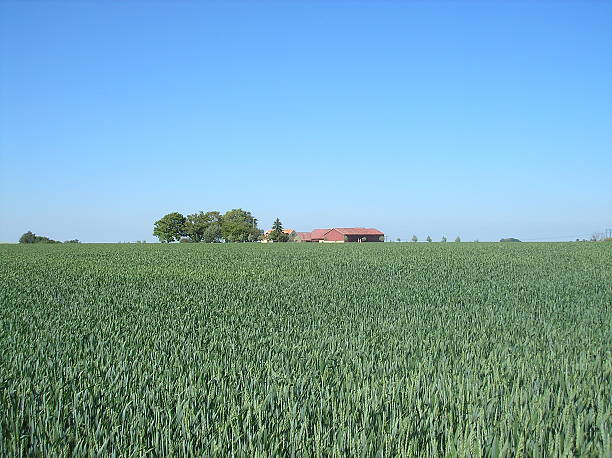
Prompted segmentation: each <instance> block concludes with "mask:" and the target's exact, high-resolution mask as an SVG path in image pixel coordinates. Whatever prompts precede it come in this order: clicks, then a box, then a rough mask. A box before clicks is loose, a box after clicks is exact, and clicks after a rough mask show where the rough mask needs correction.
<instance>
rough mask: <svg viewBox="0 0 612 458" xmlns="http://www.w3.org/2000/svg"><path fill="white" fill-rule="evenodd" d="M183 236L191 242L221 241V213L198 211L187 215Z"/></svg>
mask: <svg viewBox="0 0 612 458" xmlns="http://www.w3.org/2000/svg"><path fill="white" fill-rule="evenodd" d="M185 234H186V235H187V236H188V237H189V238H190V239H191V240H192V241H193V242H206V243H212V242H219V241H220V240H221V213H219V212H217V211H211V212H206V213H204V212H202V211H200V212H198V213H193V214H191V215H187V217H186V218H185Z"/></svg>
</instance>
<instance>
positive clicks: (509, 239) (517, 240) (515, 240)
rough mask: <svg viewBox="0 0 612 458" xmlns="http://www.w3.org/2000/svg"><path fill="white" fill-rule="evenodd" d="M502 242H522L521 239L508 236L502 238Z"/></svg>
mask: <svg viewBox="0 0 612 458" xmlns="http://www.w3.org/2000/svg"><path fill="white" fill-rule="evenodd" d="M500 242H520V240H519V239H515V238H514V237H508V238H507V239H500Z"/></svg>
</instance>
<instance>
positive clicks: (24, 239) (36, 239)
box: [19, 231, 62, 243]
mask: <svg viewBox="0 0 612 458" xmlns="http://www.w3.org/2000/svg"><path fill="white" fill-rule="evenodd" d="M19 243H62V242H58V241H57V240H52V239H50V238H49V237H43V236H42V235H36V234H34V233H33V232H32V231H28V232H26V233H25V234H23V235H22V236H21V237H19Z"/></svg>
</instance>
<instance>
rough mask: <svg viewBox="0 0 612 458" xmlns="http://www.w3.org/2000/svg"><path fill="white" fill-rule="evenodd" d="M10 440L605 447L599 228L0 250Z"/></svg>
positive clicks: (514, 449)
mask: <svg viewBox="0 0 612 458" xmlns="http://www.w3.org/2000/svg"><path fill="white" fill-rule="evenodd" d="M0 325H1V328H0V424H1V428H0V434H1V437H0V455H2V456H30V455H33V456H144V455H150V456H159V455H166V456H168V455H172V456H190V455H196V456H224V457H225V456H259V457H268V456H338V457H340V456H349V455H350V456H383V457H387V456H389V457H392V456H487V457H489V456H491V457H497V456H507V457H510V456H512V457H515V456H529V457H532V456H600V457H609V456H611V455H612V449H611V431H612V427H611V423H612V418H611V414H612V380H611V373H612V357H611V342H612V244H606V243H522V244H521V243H515V244H502V243H446V244H443V243H431V244H427V243H412V244H411V243H401V244H400V243H385V244H382V243H380V244H329V245H328V244H268V245H263V244H212V245H211V244H174V245H161V244H154V245H153V244H151V245H146V244H145V245H133V244H123V245H46V246H43V245H31V246H18V245H2V246H0Z"/></svg>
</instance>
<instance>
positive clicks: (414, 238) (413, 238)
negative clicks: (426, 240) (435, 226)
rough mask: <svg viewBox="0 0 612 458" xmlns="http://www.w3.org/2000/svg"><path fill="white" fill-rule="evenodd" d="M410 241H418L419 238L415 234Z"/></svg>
mask: <svg viewBox="0 0 612 458" xmlns="http://www.w3.org/2000/svg"><path fill="white" fill-rule="evenodd" d="M410 240H411V241H412V242H418V241H419V239H418V238H417V236H416V235H413V236H412V238H411V239H410Z"/></svg>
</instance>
